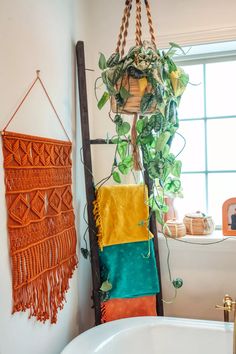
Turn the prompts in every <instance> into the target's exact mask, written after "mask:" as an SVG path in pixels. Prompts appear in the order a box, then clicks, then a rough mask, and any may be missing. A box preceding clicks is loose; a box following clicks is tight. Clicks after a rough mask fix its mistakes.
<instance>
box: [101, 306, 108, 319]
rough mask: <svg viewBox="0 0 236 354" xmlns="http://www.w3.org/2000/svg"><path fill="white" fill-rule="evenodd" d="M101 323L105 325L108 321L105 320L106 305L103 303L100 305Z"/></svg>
mask: <svg viewBox="0 0 236 354" xmlns="http://www.w3.org/2000/svg"><path fill="white" fill-rule="evenodd" d="M101 315H102V316H101V317H102V318H101V322H102V323H106V322H107V321H108V319H107V313H106V304H105V303H104V302H103V303H101Z"/></svg>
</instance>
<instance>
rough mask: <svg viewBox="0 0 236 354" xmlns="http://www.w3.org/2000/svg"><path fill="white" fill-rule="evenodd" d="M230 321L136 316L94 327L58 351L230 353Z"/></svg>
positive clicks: (74, 353) (87, 353)
mask: <svg viewBox="0 0 236 354" xmlns="http://www.w3.org/2000/svg"><path fill="white" fill-rule="evenodd" d="M232 348H233V326H232V324H231V323H227V324H225V323H223V322H216V321H201V320H189V319H181V318H170V317H136V318H128V319H124V320H118V321H113V322H109V323H106V324H103V325H100V326H97V327H94V328H92V329H90V330H88V331H86V332H84V333H82V334H81V335H79V336H78V337H76V338H75V339H74V340H73V341H72V342H71V343H69V344H68V345H67V346H66V348H65V349H64V350H63V352H62V353H61V354H93V353H97V354H232V353H233V349H232Z"/></svg>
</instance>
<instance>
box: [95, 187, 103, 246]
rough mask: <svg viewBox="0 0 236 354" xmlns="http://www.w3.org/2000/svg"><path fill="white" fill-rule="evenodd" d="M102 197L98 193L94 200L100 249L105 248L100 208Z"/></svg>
mask: <svg viewBox="0 0 236 354" xmlns="http://www.w3.org/2000/svg"><path fill="white" fill-rule="evenodd" d="M100 200H101V197H100V194H99V193H96V200H94V202H93V215H94V219H95V223H96V227H97V239H98V245H99V248H100V250H101V251H102V250H103V241H102V235H103V232H102V219H101V215H100V208H99V203H100Z"/></svg>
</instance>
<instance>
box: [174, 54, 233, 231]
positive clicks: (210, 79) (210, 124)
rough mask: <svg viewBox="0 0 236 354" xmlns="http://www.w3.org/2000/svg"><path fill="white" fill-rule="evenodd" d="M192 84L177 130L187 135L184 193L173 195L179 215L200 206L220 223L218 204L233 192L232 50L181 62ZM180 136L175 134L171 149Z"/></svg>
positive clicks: (176, 147)
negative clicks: (214, 55)
mask: <svg viewBox="0 0 236 354" xmlns="http://www.w3.org/2000/svg"><path fill="white" fill-rule="evenodd" d="M181 66H182V67H183V68H184V70H185V71H186V72H188V73H189V77H190V85H189V86H188V88H187V90H186V92H185V94H184V95H183V98H182V102H181V104H180V108H179V119H180V128H179V133H180V134H182V135H183V136H184V137H185V139H186V147H185V149H184V150H183V152H182V154H181V155H180V159H181V160H182V162H183V166H182V171H183V174H182V184H183V193H184V198H183V199H182V200H181V199H178V200H176V206H177V210H178V212H179V216H180V217H183V215H184V214H185V213H186V212H191V211H197V210H200V211H203V212H206V213H208V214H209V215H211V216H212V217H213V219H214V221H215V223H216V225H221V224H222V221H221V219H222V204H223V202H224V201H225V200H226V199H228V198H231V197H235V196H236V55H235V56H232V55H231V56H230V57H223V56H222V55H221V56H219V57H218V58H217V57H216V58H214V59H212V58H210V59H197V60H196V58H195V59H194V60H189V61H185V62H183V63H181ZM182 146H183V140H182V139H181V137H180V136H179V135H176V137H175V139H174V142H173V151H174V152H178V151H179V150H181V147H182Z"/></svg>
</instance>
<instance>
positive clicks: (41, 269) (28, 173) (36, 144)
mask: <svg viewBox="0 0 236 354" xmlns="http://www.w3.org/2000/svg"><path fill="white" fill-rule="evenodd" d="M2 139H3V156H4V169H5V185H6V203H7V212H8V233H9V244H10V256H11V266H12V290H13V313H14V312H16V311H25V310H27V309H28V310H29V313H30V317H31V316H35V317H36V319H37V320H39V321H43V322H45V321H46V320H50V321H51V323H56V321H57V312H58V309H62V308H63V303H64V300H65V293H66V291H67V290H68V288H69V279H70V278H71V277H72V274H73V271H74V269H75V267H76V265H77V256H76V231H75V221H74V219H75V218H74V211H73V206H72V189H71V184H72V179H71V168H72V162H71V158H70V155H71V149H72V144H71V142H70V141H60V140H54V139H46V138H42V137H36V136H29V135H23V134H18V133H11V132H6V131H4V132H3V134H2Z"/></svg>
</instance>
